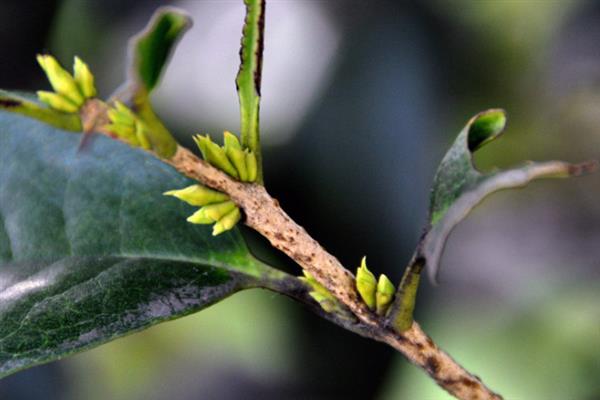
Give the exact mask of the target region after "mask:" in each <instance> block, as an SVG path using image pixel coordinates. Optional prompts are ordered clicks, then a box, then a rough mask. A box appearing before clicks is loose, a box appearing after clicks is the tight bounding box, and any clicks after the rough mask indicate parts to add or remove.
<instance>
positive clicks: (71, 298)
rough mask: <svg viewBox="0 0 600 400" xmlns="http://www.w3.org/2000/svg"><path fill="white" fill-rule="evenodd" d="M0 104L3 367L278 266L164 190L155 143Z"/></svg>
mask: <svg viewBox="0 0 600 400" xmlns="http://www.w3.org/2000/svg"><path fill="white" fill-rule="evenodd" d="M79 140H80V137H79V136H77V135H72V134H69V133H67V132H65V131H61V130H57V129H54V128H52V127H50V126H48V125H44V124H41V123H39V122H37V121H34V120H31V119H27V118H23V117H19V116H16V115H13V114H8V113H5V112H2V113H0V376H3V375H7V374H9V373H12V372H15V371H17V370H19V369H23V368H26V367H29V366H32V365H35V364H39V363H43V362H47V361H51V360H54V359H58V358H61V357H64V356H66V355H68V354H71V353H73V352H77V351H81V350H83V349H86V348H89V347H92V346H96V345H99V344H101V343H104V342H106V341H109V340H112V339H114V338H117V337H119V336H122V335H125V334H128V333H131V332H134V331H137V330H140V329H143V328H146V327H148V326H151V325H153V324H156V323H158V322H161V321H165V320H169V319H173V318H177V317H180V316H183V315H186V314H188V313H191V312H194V311H197V310H200V309H202V308H203V307H206V306H208V305H210V304H212V303H214V302H216V301H219V300H220V299H222V298H224V297H226V296H228V295H230V294H232V293H234V292H235V291H238V290H241V289H243V288H247V287H253V286H257V285H260V280H261V279H265V278H267V277H271V278H272V277H274V276H278V275H277V274H279V273H278V272H276V271H274V270H272V269H270V268H268V267H266V266H264V265H263V264H260V263H259V262H258V261H256V260H255V259H254V258H252V256H251V255H250V254H249V252H248V250H247V248H246V246H245V244H244V242H243V240H242V238H241V237H240V234H239V232H238V231H237V230H233V231H231V232H228V233H224V234H222V235H220V236H219V237H216V238H215V237H212V236H211V230H210V227H204V226H198V225H193V224H189V223H187V222H186V221H185V217H186V216H187V215H189V214H190V213H191V211H192V208H191V207H190V206H187V205H186V204H184V203H183V202H181V201H178V200H177V199H174V198H170V197H165V196H163V195H162V193H163V192H164V191H166V190H168V189H172V188H174V187H184V186H186V185H189V184H190V183H191V182H190V181H189V180H188V179H186V178H184V177H182V176H181V175H179V174H178V173H177V172H176V171H175V170H174V169H172V168H171V167H170V166H168V165H166V164H164V163H162V162H160V161H159V160H158V159H156V158H154V157H153V156H151V155H150V154H148V153H145V152H143V151H141V150H136V149H132V148H129V147H128V146H126V145H124V144H123V143H121V142H118V141H114V140H111V139H109V138H106V137H103V136H102V137H100V136H99V137H95V138H94V139H93V140H92V141H91V142H90V144H89V145H88V146H86V147H85V148H84V149H82V150H78V149H79Z"/></svg>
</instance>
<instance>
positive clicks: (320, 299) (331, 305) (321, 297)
mask: <svg viewBox="0 0 600 400" xmlns="http://www.w3.org/2000/svg"><path fill="white" fill-rule="evenodd" d="M308 295H309V296H310V297H312V298H313V299H314V300H315V301H316V302H317V303H319V305H320V306H321V308H322V309H323V310H325V312H328V313H330V312H333V311H336V309H337V308H338V307H337V306H338V305H337V303H336V301H335V299H332V298H331V297H330V296H328V295H325V294H323V293H321V292H318V291H316V290H313V291H312V292H308Z"/></svg>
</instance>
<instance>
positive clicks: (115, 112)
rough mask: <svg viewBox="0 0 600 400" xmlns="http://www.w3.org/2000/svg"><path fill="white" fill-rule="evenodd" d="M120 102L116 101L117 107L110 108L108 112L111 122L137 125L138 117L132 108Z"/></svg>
mask: <svg viewBox="0 0 600 400" xmlns="http://www.w3.org/2000/svg"><path fill="white" fill-rule="evenodd" d="M123 107H125V105H124V104H122V103H120V102H116V103H115V108H110V109H109V110H108V112H107V113H106V114H107V115H108V118H109V119H110V121H111V122H113V123H115V124H120V125H129V126H133V125H135V121H136V117H135V115H134V114H133V112H132V111H131V110H129V109H128V108H123Z"/></svg>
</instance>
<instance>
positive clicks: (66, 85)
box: [37, 54, 85, 107]
mask: <svg viewBox="0 0 600 400" xmlns="http://www.w3.org/2000/svg"><path fill="white" fill-rule="evenodd" d="M37 61H38V63H39V64H40V66H41V67H42V69H43V70H44V72H45V73H46V76H47V77H48V80H49V81H50V85H52V88H53V89H54V91H55V92H57V93H59V94H62V95H63V96H65V97H66V98H68V99H69V100H71V101H72V102H73V103H75V105H77V106H78V107H80V106H81V105H82V104H83V102H84V101H85V99H84V98H83V96H82V95H81V92H80V91H79V87H77V84H76V83H75V79H73V77H72V76H71V74H70V73H68V72H67V71H65V70H64V69H63V67H61V66H60V64H59V63H58V61H56V58H54V57H52V56H50V55H41V54H40V55H38V56H37Z"/></svg>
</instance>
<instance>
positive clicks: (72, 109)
mask: <svg viewBox="0 0 600 400" xmlns="http://www.w3.org/2000/svg"><path fill="white" fill-rule="evenodd" d="M37 95H38V99H40V101H41V102H42V103H44V104H47V105H48V106H50V108H53V109H55V110H58V111H62V112H66V113H76V112H77V110H79V107H77V106H76V105H75V104H73V103H72V102H71V101H70V100H69V99H67V98H66V97H64V96H62V95H60V94H58V93H54V92H46V91H43V90H40V91H38V92H37Z"/></svg>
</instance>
